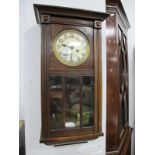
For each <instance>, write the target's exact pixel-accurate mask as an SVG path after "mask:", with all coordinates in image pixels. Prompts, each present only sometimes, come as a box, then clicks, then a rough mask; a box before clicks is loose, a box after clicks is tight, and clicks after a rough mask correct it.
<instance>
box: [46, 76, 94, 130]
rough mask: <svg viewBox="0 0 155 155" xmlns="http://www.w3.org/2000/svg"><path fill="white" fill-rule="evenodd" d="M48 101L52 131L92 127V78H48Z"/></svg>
mask: <svg viewBox="0 0 155 155" xmlns="http://www.w3.org/2000/svg"><path fill="white" fill-rule="evenodd" d="M49 100H50V101H49V102H50V119H51V121H50V126H51V129H52V130H58V129H70V128H82V127H91V126H93V125H94V117H93V113H94V77H93V76H80V77H79V76H50V78H49Z"/></svg>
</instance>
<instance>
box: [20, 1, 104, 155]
mask: <svg viewBox="0 0 155 155" xmlns="http://www.w3.org/2000/svg"><path fill="white" fill-rule="evenodd" d="M33 3H39V4H49V5H59V6H66V7H73V8H83V9H89V10H96V11H103V12H104V11H105V3H104V0H98V2H97V3H96V0H91V2H90V0H76V1H73V0H20V23H21V25H20V26H21V27H22V28H21V29H20V34H21V35H20V44H21V46H20V96H21V97H20V103H21V104H20V118H25V125H26V129H25V131H26V151H27V155H51V154H52V155H62V154H63V155H76V151H77V150H78V149H79V148H80V147H81V146H84V145H89V144H95V145H101V146H102V149H103V152H102V154H103V155H104V154H105V136H102V137H100V138H98V139H96V140H92V141H89V142H88V143H86V144H75V145H69V146H61V147H53V146H46V145H44V144H40V143H39V139H40V128H41V113H40V111H41V109H40V101H41V100H40V63H41V62H40V55H41V54H40V52H41V49H40V43H41V36H40V34H41V31H40V26H39V25H38V24H37V23H36V20H35V15H34V10H33ZM103 27H104V24H103ZM103 31H105V30H104V29H103ZM103 34H105V32H103ZM103 41H105V35H104V37H103ZM104 47H105V42H104ZM105 57H106V49H105V48H103V75H104V76H103V92H104V93H103V132H104V134H106V133H105V123H106V117H105V116H106V114H105V113H106V111H105V110H106V107H105V105H106V104H105V103H106V100H105V98H106V96H105V82H106V79H105V77H106V71H105V68H106V66H105V64H106V63H105V62H106V61H105Z"/></svg>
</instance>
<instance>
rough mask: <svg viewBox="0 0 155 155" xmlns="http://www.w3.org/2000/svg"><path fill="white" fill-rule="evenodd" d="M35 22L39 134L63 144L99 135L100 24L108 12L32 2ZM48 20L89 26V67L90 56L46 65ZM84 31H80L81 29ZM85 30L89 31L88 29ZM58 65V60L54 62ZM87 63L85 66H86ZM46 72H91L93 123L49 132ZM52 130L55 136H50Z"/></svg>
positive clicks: (52, 22)
mask: <svg viewBox="0 0 155 155" xmlns="http://www.w3.org/2000/svg"><path fill="white" fill-rule="evenodd" d="M34 10H35V15H36V19H37V23H38V24H40V25H41V39H42V40H41V113H42V115H41V117H42V118H41V138H40V142H41V143H45V144H54V145H57V144H64V143H71V142H80V141H87V140H91V139H95V138H97V137H99V136H102V135H103V132H102V48H101V27H102V21H104V20H105V19H106V18H107V17H108V16H109V14H106V13H102V12H93V11H89V10H79V9H71V8H64V7H55V6H45V5H38V4H34ZM52 24H60V25H63V26H64V27H70V28H72V27H77V29H79V28H80V27H81V28H82V29H83V28H91V29H92V30H93V31H92V35H91V36H90V39H91V40H92V45H91V48H92V50H91V51H90V52H93V56H92V57H93V60H94V61H93V62H92V63H93V65H92V66H93V68H89V65H86V64H87V63H88V64H89V63H90V62H91V61H92V60H91V59H90V60H88V61H86V62H85V63H84V64H81V65H79V66H77V67H74V68H73V67H70V66H65V65H62V64H60V66H61V67H62V68H61V67H60V66H59V67H58V68H57V69H55V68H52V69H51V68H50V65H49V63H48V62H50V60H49V59H50V48H51V45H50V40H51V38H50V37H51V35H52V34H51V32H52V31H51V27H52ZM83 33H84V32H83ZM88 34H89V32H88ZM57 65H58V64H57ZM86 66H87V67H86ZM48 75H63V76H65V75H76V76H77V75H79V76H88V75H93V76H94V78H95V80H94V126H93V128H91V129H89V128H87V129H84V128H83V129H82V128H80V129H79V130H75V129H72V130H68V131H67V130H66V131H65V130H62V131H50V132H49V126H48V124H49V119H48V118H49V113H50V111H49V105H48V78H49V76H48ZM54 134H56V136H53V135H54Z"/></svg>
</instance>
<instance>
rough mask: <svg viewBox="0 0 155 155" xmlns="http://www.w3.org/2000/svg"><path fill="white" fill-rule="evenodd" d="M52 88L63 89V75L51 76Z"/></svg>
mask: <svg viewBox="0 0 155 155" xmlns="http://www.w3.org/2000/svg"><path fill="white" fill-rule="evenodd" d="M50 90H59V91H60V90H62V77H61V76H50Z"/></svg>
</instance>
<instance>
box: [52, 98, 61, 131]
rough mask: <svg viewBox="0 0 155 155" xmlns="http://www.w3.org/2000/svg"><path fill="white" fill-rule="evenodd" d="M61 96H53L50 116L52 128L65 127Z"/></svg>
mask: <svg viewBox="0 0 155 155" xmlns="http://www.w3.org/2000/svg"><path fill="white" fill-rule="evenodd" d="M62 103H63V102H62V100H61V99H59V98H51V99H50V105H51V108H50V109H51V111H50V118H51V122H50V124H51V129H63V119H62V118H63V105H62Z"/></svg>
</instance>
